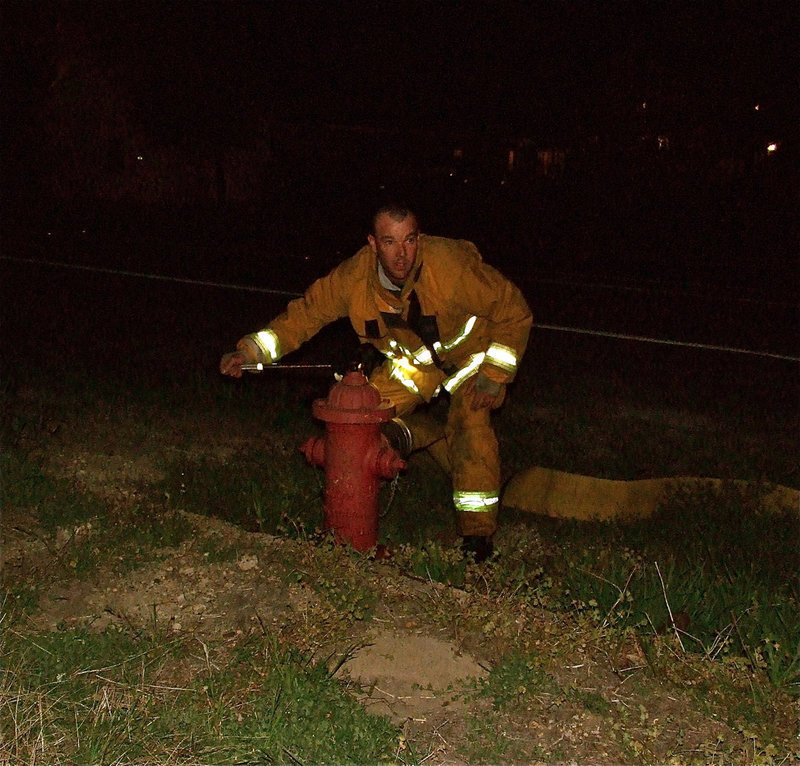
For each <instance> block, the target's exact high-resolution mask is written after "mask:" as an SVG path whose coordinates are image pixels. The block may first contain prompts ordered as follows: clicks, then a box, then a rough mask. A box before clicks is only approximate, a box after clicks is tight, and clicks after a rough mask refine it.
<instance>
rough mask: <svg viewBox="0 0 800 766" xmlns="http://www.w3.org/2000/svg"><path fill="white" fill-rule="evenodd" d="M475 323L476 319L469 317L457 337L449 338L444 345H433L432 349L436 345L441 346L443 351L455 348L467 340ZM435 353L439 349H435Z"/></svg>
mask: <svg viewBox="0 0 800 766" xmlns="http://www.w3.org/2000/svg"><path fill="white" fill-rule="evenodd" d="M477 321H478V317H475V316H472V317H470V318H469V319H467V321H466V322H465V323H464V326H463V327H462V328H461V330H460V331H459V333H458V335H456V336H455V337H453V338H451V339H450V340H448V341H447V342H446V343H442V344H434V348H436V346H437V345H441V347H442V348H443V349H444V350H445V351H452V350H453V349H454V348H455V347H456V346H458V345H459V344H460V343H463V342H464V341H465V340H466V339H467V337H468V336H469V334H470V333H471V332H472V328H473V327H474V326H475V322H477ZM436 351H437V352H438V351H439V349H438V348H437V349H436Z"/></svg>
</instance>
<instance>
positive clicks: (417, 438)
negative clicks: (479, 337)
mask: <svg viewBox="0 0 800 766" xmlns="http://www.w3.org/2000/svg"><path fill="white" fill-rule="evenodd" d="M390 369H391V368H390V367H388V365H381V366H380V367H379V368H377V369H376V370H375V371H374V372H373V374H372V377H371V380H370V382H371V383H373V384H374V385H375V386H376V387H377V389H378V390H379V391H380V393H381V396H382V397H384V398H385V399H388V400H389V401H390V402H391V403H392V404H393V405H394V406H395V408H396V409H397V417H398V418H401V419H402V420H403V421H404V422H405V423H406V425H407V426H408V428H409V429H410V431H411V433H412V435H413V437H414V449H415V450H416V449H422V448H425V447H429V446H432V445H434V446H436V444H435V443H436V442H438V441H439V440H441V439H444V440H445V442H446V445H447V450H446V455H447V462H449V468H450V472H451V475H452V480H453V504H454V505H455V509H456V522H457V524H458V531H459V534H461V535H492V534H494V532H495V531H496V529H497V514H498V509H499V507H500V453H499V448H498V444H497V438H496V437H495V434H494V429H493V428H492V425H491V422H490V411H489V409H486V408H484V409H480V410H473V409H471V408H470V402H469V400H468V397H467V396H466V395H465V394H464V393H463V390H464V386H463V384H462V385H461V386H459V387H458V388H457V389H456V390H455V391H453V392H452V394H451V395H450V406H449V408H448V412H447V422H446V424H445V426H444V428H443V429H442V428H441V426H438V425H437V426H433V425H432V422H431V419H424V420H423V419H417V418H414V417H411V418H408V417H406V416H408V415H410V414H411V413H413V412H414V410H415V409H416V408H417V407H419V406H420V405H421V404H424V403H425V402H428V401H430V399H431V397H432V395H433V392H434V391H435V390H436V387H437V386H438V385H439V384H440V383H441V382H442V381H443V380H444V377H445V376H444V374H443V373H442V372H441V371H440V370H438V369H437V370H435V371H433V372H430V373H416V374H415V375H414V379H413V380H414V384H415V386H416V389H417V390H416V391H414V390H412V389H411V388H410V387H409V385H408V383H407V382H406V383H402V382H400V381H398V380H396V379H395V378H393V377H391V376H390V374H389V373H390ZM439 462H443V461H441V460H440V461H439Z"/></svg>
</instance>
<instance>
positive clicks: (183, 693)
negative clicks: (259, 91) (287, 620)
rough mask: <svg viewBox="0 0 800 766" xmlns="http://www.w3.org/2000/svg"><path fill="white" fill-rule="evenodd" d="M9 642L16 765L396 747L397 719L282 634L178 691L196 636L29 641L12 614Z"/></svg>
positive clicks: (257, 757)
mask: <svg viewBox="0 0 800 766" xmlns="http://www.w3.org/2000/svg"><path fill="white" fill-rule="evenodd" d="M5 635H6V640H5V641H4V644H3V658H2V659H3V666H4V669H5V672H4V681H3V682H2V687H0V693H2V726H3V731H4V732H6V733H7V738H6V740H5V744H4V745H3V750H2V755H3V757H5V758H9V759H11V762H14V761H16V762H25V763H28V762H32V761H37V762H40V761H42V762H49V763H57V762H68V763H131V762H136V763H158V762H161V763H163V762H167V761H170V762H173V761H177V759H179V758H182V757H189V758H197V759H199V760H200V761H202V762H203V763H232V762H240V763H241V762H249V763H255V762H259V763H265V762H266V763H280V764H293V763H295V764H296V763H298V762H299V763H304V762H305V763H308V762H312V760H313V762H314V763H330V762H336V763H379V762H386V761H389V760H391V759H392V755H393V753H394V752H395V750H396V748H397V733H396V731H395V729H394V727H393V726H392V725H391V724H390V722H389V721H388V720H386V719H383V718H379V717H376V716H370V715H368V714H367V713H366V712H365V711H364V709H363V708H362V707H361V706H360V705H359V704H358V703H357V702H356V701H355V700H354V699H353V698H352V697H350V696H349V695H348V694H347V693H346V692H345V690H343V689H342V687H341V685H340V684H339V682H337V681H335V680H333V679H332V677H331V673H330V671H329V670H328V668H327V667H326V666H325V665H322V664H317V663H315V662H313V660H312V658H311V657H309V656H304V655H302V654H300V653H298V652H297V651H295V650H293V649H291V648H287V647H282V646H280V645H279V644H278V642H277V641H276V640H275V638H274V637H270V636H263V637H260V638H258V639H251V640H250V641H249V642H247V643H246V644H243V645H242V646H240V647H239V648H238V649H237V651H236V653H235V654H234V655H233V656H232V657H231V658H230V659H229V660H228V661H227V662H225V663H224V664H222V659H221V658H220V657H219V656H216V655H215V656H213V657H212V656H208V655H206V660H207V662H206V665H205V667H202V668H201V667H198V668H197V672H196V673H195V674H193V677H192V678H191V679H188V680H187V682H186V683H185V685H183V686H175V685H169V684H167V683H165V682H164V680H163V678H164V676H165V674H166V673H167V672H168V671H169V669H170V667H171V666H173V665H175V664H177V663H181V662H186V661H187V660H188V661H191V660H192V655H193V654H194V653H195V652H196V649H197V648H199V647H193V646H192V645H191V644H192V642H191V640H189V639H186V638H177V639H176V638H174V637H171V636H164V635H160V634H157V633H152V634H151V633H142V632H140V633H135V634H134V633H132V632H131V631H124V630H117V629H110V630H105V631H103V632H100V633H97V632H91V631H87V630H62V631H56V632H51V633H38V634H36V635H34V636H30V635H23V634H22V633H21V632H19V631H18V629H17V626H16V624H15V622H14V620H13V618H12V621H11V625H10V626H6V628H5ZM195 664H196V663H195ZM256 679H257V682H256Z"/></svg>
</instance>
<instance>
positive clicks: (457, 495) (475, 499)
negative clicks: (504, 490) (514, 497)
mask: <svg viewBox="0 0 800 766" xmlns="http://www.w3.org/2000/svg"><path fill="white" fill-rule="evenodd" d="M453 504H454V505H455V507H456V510H457V511H463V512H465V513H489V512H490V511H494V510H496V509H497V506H498V505H499V504H500V497H499V496H498V494H497V492H453Z"/></svg>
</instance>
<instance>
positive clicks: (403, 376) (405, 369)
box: [389, 357, 420, 395]
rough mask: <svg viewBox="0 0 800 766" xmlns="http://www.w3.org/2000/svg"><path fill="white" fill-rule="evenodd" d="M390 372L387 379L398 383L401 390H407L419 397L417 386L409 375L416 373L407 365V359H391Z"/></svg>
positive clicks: (411, 366) (412, 367) (413, 368)
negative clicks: (392, 379) (401, 387)
mask: <svg viewBox="0 0 800 766" xmlns="http://www.w3.org/2000/svg"><path fill="white" fill-rule="evenodd" d="M390 362H391V367H392V369H391V371H390V372H389V377H390V378H394V379H395V380H396V381H398V382H399V383H400V384H401V385H402V386H403V388H407V389H408V390H409V391H411V393H412V394H417V395H420V393H419V388H417V384H416V383H415V382H414V381H413V379H412V378H411V375H412V374H413V373H414V372H415V371H416V368H415V367H414V366H413V365H411V364H409V362H408V359H406V358H405V357H401V358H400V359H391V360H390Z"/></svg>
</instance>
